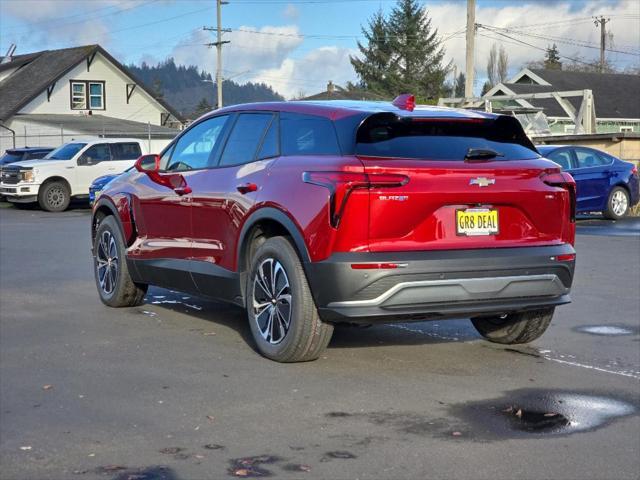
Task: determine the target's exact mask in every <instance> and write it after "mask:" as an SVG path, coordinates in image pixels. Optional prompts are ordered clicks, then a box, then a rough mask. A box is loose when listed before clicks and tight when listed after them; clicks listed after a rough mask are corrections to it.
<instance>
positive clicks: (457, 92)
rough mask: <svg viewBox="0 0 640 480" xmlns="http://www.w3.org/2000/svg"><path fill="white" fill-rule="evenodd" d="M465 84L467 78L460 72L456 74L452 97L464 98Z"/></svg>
mask: <svg viewBox="0 0 640 480" xmlns="http://www.w3.org/2000/svg"><path fill="white" fill-rule="evenodd" d="M465 83H467V76H466V75H465V74H464V73H462V72H460V73H459V74H458V78H456V83H455V84H454V86H453V96H454V97H464V84H465Z"/></svg>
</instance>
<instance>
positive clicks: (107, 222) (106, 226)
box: [93, 216, 148, 307]
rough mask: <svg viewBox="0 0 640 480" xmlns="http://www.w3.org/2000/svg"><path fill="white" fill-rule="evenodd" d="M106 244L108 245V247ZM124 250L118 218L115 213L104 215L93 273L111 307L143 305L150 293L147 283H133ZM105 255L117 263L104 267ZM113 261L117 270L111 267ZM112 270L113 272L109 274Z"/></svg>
mask: <svg viewBox="0 0 640 480" xmlns="http://www.w3.org/2000/svg"><path fill="white" fill-rule="evenodd" d="M111 240H113V243H111ZM104 245H107V248H106V249H105V248H104ZM125 250H126V249H125V245H124V241H123V240H122V234H121V233H120V229H119V228H118V225H117V223H116V219H115V218H114V217H112V216H108V217H105V218H104V219H103V220H102V221H101V222H100V225H99V226H98V229H97V231H96V238H95V240H94V242H93V272H94V276H95V279H96V287H97V289H98V294H99V295H100V300H102V303H104V304H105V305H108V306H109V307H135V306H137V305H141V304H142V303H143V302H144V296H145V294H146V293H147V288H148V286H147V285H140V284H137V283H134V282H133V280H132V279H131V276H130V275H129V269H128V268H127V262H126V259H125ZM105 254H106V258H107V259H111V260H113V259H114V258H115V262H111V261H110V262H108V263H107V265H106V266H104V260H105ZM113 263H115V265H116V268H115V271H114V270H112V269H110V267H111V266H112V265H113ZM100 264H102V265H100ZM109 271H111V272H112V273H113V275H108V274H109ZM112 280H113V282H112Z"/></svg>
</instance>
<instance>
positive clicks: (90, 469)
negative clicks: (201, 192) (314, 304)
mask: <svg viewBox="0 0 640 480" xmlns="http://www.w3.org/2000/svg"><path fill="white" fill-rule="evenodd" d="M0 206H1V207H2V208H0V317H1V318H0V464H1V465H2V467H1V468H2V475H1V477H2V478H3V479H31V478H33V479H35V478H38V479H48V478H51V479H61V478H79V479H93V478H116V479H160V478H164V479H173V480H178V479H204V478H231V477H233V476H235V477H260V476H274V477H281V478H328V477H331V478H359V479H367V478H385V479H386V478H393V479H397V478H469V479H480V478H481V479H498V478H500V479H501V478H504V479H511V478H521V479H529V478H531V479H534V478H551V477H553V478H559V479H561V478H565V479H578V478H579V479H601V478H616V479H625V478H629V479H631V478H638V472H640V434H639V433H638V432H640V417H639V416H638V408H640V224H639V221H638V219H627V220H626V221H624V222H618V223H617V224H612V223H610V222H604V221H600V220H581V221H580V223H579V226H578V237H577V245H576V249H577V252H578V261H577V271H576V277H575V282H574V289H573V293H572V297H573V303H572V304H570V305H568V306H563V307H560V308H558V309H557V311H556V316H555V317H554V321H553V323H552V325H551V327H550V329H549V330H548V331H547V333H546V334H545V335H544V336H543V337H542V338H541V339H540V340H538V341H536V342H535V343H533V344H531V345H528V346H514V347H505V346H499V345H496V344H490V343H488V342H486V341H483V340H481V339H480V338H479V336H478V334H477V333H476V332H475V330H474V329H473V327H472V326H471V324H470V323H469V321H468V320H466V319H460V320H451V321H435V322H424V323H413V324H397V325H391V326H376V327H371V328H356V327H348V326H344V327H339V328H338V329H337V330H336V333H335V334H334V337H333V340H332V342H331V344H330V346H329V348H328V349H327V351H326V353H325V355H324V356H323V357H322V358H321V359H320V360H318V361H315V362H311V363H303V364H278V363H274V362H271V361H269V360H266V359H264V358H262V357H261V356H260V355H258V354H257V353H256V352H255V351H254V349H253V346H252V343H251V339H250V332H249V328H248V326H247V324H246V319H245V314H244V312H243V311H242V310H240V309H238V308H236V307H232V306H226V305H222V304H218V303H215V302H210V301H206V300H202V299H199V298H195V297H190V296H187V295H182V294H180V293H176V292H172V291H168V290H163V289H159V288H151V289H150V290H149V293H148V295H147V302H146V304H145V305H143V306H142V307H137V308H131V309H109V308H107V307H105V306H103V305H102V304H101V303H100V301H99V299H98V295H97V293H96V291H95V285H94V280H93V273H92V264H91V254H90V251H89V244H90V240H89V218H90V211H89V210H88V208H82V207H78V208H75V209H72V210H70V211H67V212H65V213H61V214H49V213H45V212H42V211H40V210H17V209H15V208H13V207H10V206H8V205H6V204H0Z"/></svg>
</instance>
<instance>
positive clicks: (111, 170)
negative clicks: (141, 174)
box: [105, 142, 142, 174]
mask: <svg viewBox="0 0 640 480" xmlns="http://www.w3.org/2000/svg"><path fill="white" fill-rule="evenodd" d="M140 155H142V149H141V148H140V144H139V143H137V142H118V143H112V144H111V161H110V162H109V163H108V164H107V168H106V173H105V174H119V173H122V172H124V171H125V170H126V169H127V168H130V167H133V164H134V163H136V160H137V159H138V157H140Z"/></svg>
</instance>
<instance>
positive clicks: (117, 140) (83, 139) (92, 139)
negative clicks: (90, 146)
mask: <svg viewBox="0 0 640 480" xmlns="http://www.w3.org/2000/svg"><path fill="white" fill-rule="evenodd" d="M145 141H146V140H140V139H139V138H126V137H122V138H102V137H78V138H74V139H72V140H70V141H68V142H64V143H79V142H82V143H120V142H135V143H140V144H143V143H144V142H145Z"/></svg>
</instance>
